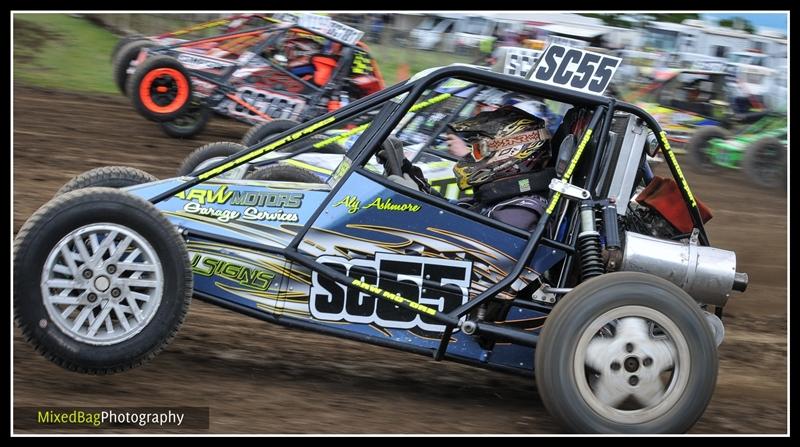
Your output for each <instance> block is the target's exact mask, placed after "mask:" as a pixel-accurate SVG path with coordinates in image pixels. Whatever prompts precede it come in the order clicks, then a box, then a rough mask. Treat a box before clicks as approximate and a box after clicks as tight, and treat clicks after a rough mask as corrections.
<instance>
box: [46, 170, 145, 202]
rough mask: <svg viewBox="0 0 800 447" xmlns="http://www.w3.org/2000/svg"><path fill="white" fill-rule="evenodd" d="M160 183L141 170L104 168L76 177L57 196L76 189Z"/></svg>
mask: <svg viewBox="0 0 800 447" xmlns="http://www.w3.org/2000/svg"><path fill="white" fill-rule="evenodd" d="M155 181H158V178H157V177H155V176H153V175H150V174H148V173H147V172H144V171H142V170H141V169H136V168H131V167H128V166H103V167H102V168H95V169H92V170H90V171H86V172H84V173H83V174H80V175H78V176H77V177H74V178H73V179H72V180H70V181H69V182H67V183H66V184H65V185H64V186H62V187H61V189H59V190H58V192H56V195H57V196H60V195H61V194H66V193H68V192H70V191H75V190H76V189H85V188H94V187H103V188H125V187H128V186H134V185H141V184H142V183H150V182H155Z"/></svg>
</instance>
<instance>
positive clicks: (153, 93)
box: [127, 56, 192, 122]
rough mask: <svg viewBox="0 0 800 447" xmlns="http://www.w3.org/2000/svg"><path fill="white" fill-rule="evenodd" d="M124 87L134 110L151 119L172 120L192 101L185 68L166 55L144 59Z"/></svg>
mask: <svg viewBox="0 0 800 447" xmlns="http://www.w3.org/2000/svg"><path fill="white" fill-rule="evenodd" d="M127 91H128V92H129V93H130V98H131V101H132V102H133V107H134V108H135V109H136V111H137V112H139V114H140V115H142V116H143V117H145V118H147V119H149V120H151V121H156V122H164V121H172V120H174V119H176V118H178V117H179V116H181V115H183V113H184V112H186V110H187V109H188V108H189V107H190V106H191V104H192V80H191V75H190V73H189V70H187V69H186V67H184V66H183V64H181V63H180V62H178V60H177V59H175V58H172V57H169V56H155V57H151V58H148V59H146V60H145V61H144V62H143V63H142V65H141V66H139V67H137V68H136V71H135V72H134V73H133V76H131V77H130V78H129V79H128V86H127Z"/></svg>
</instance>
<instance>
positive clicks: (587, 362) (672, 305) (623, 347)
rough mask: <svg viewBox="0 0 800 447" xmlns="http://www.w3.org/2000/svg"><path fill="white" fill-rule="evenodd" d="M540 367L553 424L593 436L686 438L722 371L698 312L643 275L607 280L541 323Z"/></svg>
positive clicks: (578, 293)
mask: <svg viewBox="0 0 800 447" xmlns="http://www.w3.org/2000/svg"><path fill="white" fill-rule="evenodd" d="M651 324H652V325H651ZM654 331H655V332H654ZM659 332H660V333H659ZM535 362H536V369H535V373H536V386H537V388H538V390H539V394H540V396H541V398H542V401H543V402H544V404H545V407H547V409H548V411H549V412H550V414H551V415H553V417H555V418H556V419H557V420H558V421H559V422H560V423H561V424H562V425H564V426H565V427H567V428H569V429H571V430H573V431H576V432H596V433H673V432H685V431H687V430H688V429H690V428H691V427H692V426H693V425H694V423H695V422H696V421H697V420H698V419H699V418H700V416H702V414H703V412H704V411H705V409H706V407H707V406H708V403H709V401H710V400H711V396H712V394H713V393H714V386H715V384H716V379H717V369H718V359H717V350H716V345H715V342H714V337H713V335H712V333H711V329H710V328H709V325H708V323H707V322H706V320H705V318H704V317H703V315H702V313H701V312H700V308H699V306H698V304H697V303H696V302H695V301H694V300H693V299H692V298H691V297H690V296H689V295H688V294H686V292H684V291H683V290H682V289H680V288H679V287H678V286H676V285H674V284H672V283H670V282H668V281H666V280H664V279H661V278H658V277H656V276H653V275H649V274H645V273H637V272H617V273H608V274H604V275H601V276H599V277H597V278H592V279H590V280H588V281H586V282H584V283H582V284H580V285H578V286H577V287H575V288H574V289H573V290H572V291H571V292H570V293H568V294H567V295H565V296H564V297H563V298H562V299H561V301H560V302H559V303H558V304H556V306H555V308H554V309H553V311H552V312H551V313H550V315H548V317H547V320H546V321H545V323H544V327H543V328H542V332H541V335H540V337H539V344H538V346H537V348H536V358H535ZM648 362H649V363H648ZM670 362H672V363H670ZM623 365H624V367H623ZM670 367H671V368H672V372H671V373H668V372H667V371H669V368H670ZM664 374H668V375H669V377H666V378H667V379H668V383H664V379H665V377H663V375H664ZM634 377H635V379H634ZM631 396H635V398H636V400H634V399H632V398H631ZM639 399H641V400H639ZM631 400H634V402H635V403H636V405H635V406H634V405H632V404H633V403H634V402H631ZM643 401H646V403H642V402H643ZM636 406H640V407H641V408H635V407H636ZM620 407H621V408H620Z"/></svg>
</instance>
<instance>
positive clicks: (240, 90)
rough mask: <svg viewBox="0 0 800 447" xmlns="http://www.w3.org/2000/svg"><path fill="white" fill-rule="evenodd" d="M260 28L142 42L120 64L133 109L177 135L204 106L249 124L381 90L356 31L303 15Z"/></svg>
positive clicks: (302, 116)
mask: <svg viewBox="0 0 800 447" xmlns="http://www.w3.org/2000/svg"><path fill="white" fill-rule="evenodd" d="M271 20H272V21H273V23H272V24H271V25H268V26H263V27H256V28H251V29H248V30H245V31H237V32H233V33H226V34H223V35H219V36H214V37H205V38H201V39H196V40H190V41H183V42H178V43H172V44H167V45H162V46H154V47H144V48H142V49H141V50H140V51H139V53H138V55H137V57H136V58H135V59H134V60H132V61H131V63H130V64H129V66H128V68H127V70H128V71H129V72H130V73H127V74H128V76H127V78H128V79H127V81H126V89H125V90H126V91H127V94H128V96H129V97H130V98H131V101H132V102H133V105H134V107H135V108H136V110H137V111H138V112H139V113H140V114H141V115H142V116H143V117H145V118H147V119H149V120H152V121H155V122H158V123H159V125H160V126H161V128H162V130H163V131H164V132H165V133H167V134H168V135H170V136H173V137H178V138H187V137H191V136H193V135H195V134H197V133H199V132H201V131H202V130H203V128H204V127H205V125H206V123H207V122H208V119H209V117H210V115H211V113H212V112H215V113H217V114H218V115H222V116H226V117H230V118H234V119H237V120H239V121H243V122H245V123H249V124H257V123H263V122H269V121H273V120H291V121H293V122H295V123H298V122H304V121H307V120H309V119H312V118H314V117H317V116H320V115H322V114H325V113H327V112H330V111H333V110H336V109H338V108H339V107H341V106H342V105H346V104H347V103H348V102H349V101H350V100H351V99H359V98H362V97H364V96H367V95H369V94H371V93H374V92H376V91H378V90H381V89H383V87H384V82H383V79H382V77H381V74H380V71H379V69H378V67H377V65H376V63H375V61H374V60H373V58H372V57H371V56H370V54H369V52H368V49H367V47H366V45H364V44H363V43H361V42H360V39H361V37H362V35H363V32H361V31H359V30H357V29H354V28H351V27H349V26H346V25H343V24H341V23H339V22H336V21H333V20H331V19H330V18H329V17H326V16H315V15H311V14H303V15H294V14H281V15H275V16H273V17H271Z"/></svg>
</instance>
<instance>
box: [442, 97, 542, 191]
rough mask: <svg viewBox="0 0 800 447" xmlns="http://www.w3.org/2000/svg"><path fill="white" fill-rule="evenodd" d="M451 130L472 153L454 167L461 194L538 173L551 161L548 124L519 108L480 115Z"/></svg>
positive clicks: (452, 125)
mask: <svg viewBox="0 0 800 447" xmlns="http://www.w3.org/2000/svg"><path fill="white" fill-rule="evenodd" d="M526 108H527V107H526ZM449 127H450V129H451V130H452V131H453V132H455V133H456V134H458V135H459V136H460V137H461V138H462V139H464V141H465V142H466V143H467V147H471V149H472V150H471V151H470V152H469V153H468V154H467V155H465V156H464V157H462V159H461V160H459V161H458V163H456V165H455V166H454V167H453V173H454V174H455V176H456V180H457V181H458V187H459V188H460V189H462V190H464V189H467V188H471V187H476V186H480V185H483V184H486V183H490V182H492V181H495V180H498V179H501V178H505V177H510V176H513V175H518V174H524V173H527V172H533V171H537V170H539V169H542V168H544V167H545V166H546V164H547V162H548V161H549V160H550V157H551V151H550V138H551V136H550V132H549V131H548V130H547V122H546V121H545V120H544V119H542V118H539V117H537V116H535V115H533V114H531V113H529V112H527V111H525V110H523V109H522V108H519V107H516V106H503V107H500V108H498V109H496V110H492V111H487V112H481V113H479V114H478V115H476V116H474V117H472V118H468V119H466V120H462V121H459V122H456V123H452V124H450V126H449Z"/></svg>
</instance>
